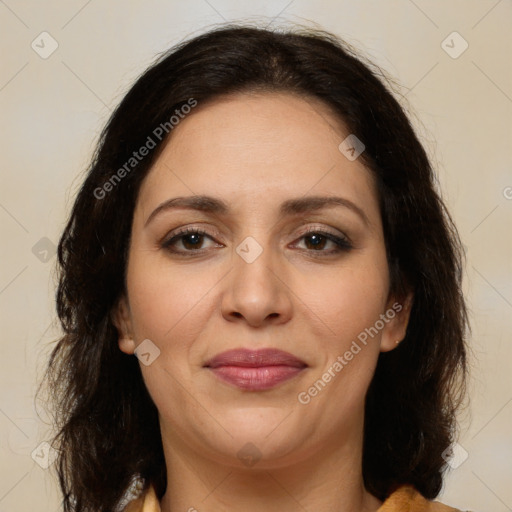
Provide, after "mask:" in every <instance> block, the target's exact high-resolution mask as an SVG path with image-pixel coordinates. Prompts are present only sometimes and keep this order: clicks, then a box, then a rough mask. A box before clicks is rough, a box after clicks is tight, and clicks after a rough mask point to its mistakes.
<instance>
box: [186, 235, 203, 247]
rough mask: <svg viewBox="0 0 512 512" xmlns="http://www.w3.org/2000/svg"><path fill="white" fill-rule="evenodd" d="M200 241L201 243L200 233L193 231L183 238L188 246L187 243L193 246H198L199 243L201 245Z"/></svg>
mask: <svg viewBox="0 0 512 512" xmlns="http://www.w3.org/2000/svg"><path fill="white" fill-rule="evenodd" d="M191 239H192V242H190V240H191ZM200 243H201V235H198V234H197V233H192V234H190V235H187V236H186V237H184V238H183V244H184V245H185V247H187V245H191V246H192V247H197V246H198V245H200Z"/></svg>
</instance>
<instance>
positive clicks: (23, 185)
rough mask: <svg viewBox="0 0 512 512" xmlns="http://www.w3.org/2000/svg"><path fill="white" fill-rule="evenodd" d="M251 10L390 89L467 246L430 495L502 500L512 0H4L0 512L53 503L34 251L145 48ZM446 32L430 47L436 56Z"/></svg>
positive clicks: (511, 457)
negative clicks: (299, 29) (449, 450)
mask: <svg viewBox="0 0 512 512" xmlns="http://www.w3.org/2000/svg"><path fill="white" fill-rule="evenodd" d="M262 18H263V19H264V22H265V23H268V22H270V21H272V20H273V21H272V23H273V24H277V25H282V24H283V23H285V20H289V21H292V22H293V21H296V22H300V23H305V24H309V23H316V24H318V25H319V26H320V27H323V28H325V29H328V30H331V31H333V32H335V33H336V34H338V35H340V36H342V37H343V38H345V39H346V40H347V41H349V42H350V43H352V44H354V45H355V46H356V47H357V48H359V49H360V50H361V51H363V52H364V53H365V54H366V55H368V56H369V57H370V58H373V59H374V61H376V62H377V63H378V64H379V65H381V66H382V67H383V68H384V69H385V70H387V71H388V72H389V73H390V74H391V75H392V76H394V77H396V78H397V79H398V81H399V82H400V83H401V84H402V95H403V100H401V101H403V102H404V104H408V105H409V107H410V109H411V111H412V112H413V116H414V122H415V125H416V126H417V127H418V130H420V132H421V134H422V137H423V140H424V142H425V144H426V146H427V149H428V151H429V154H430V155H431V156H432V159H433V161H434V163H435V165H436V168H437V169H438V172H439V179H440V184H441V188H442V190H443V194H444V197H445V198H446V200H447V202H448V204H449V207H450V208H451V211H452V212H453V215H454V218H455V221H456V223H457V224H458V227H459V229H460V233H461V236H462V239H463V242H464V244H465V246H466V248H467V267H466V276H465V289H466V291H467V296H468V301H469V306H470V312H471V320H472V326H473V333H472V337H471V340H470V343H471V347H472V352H473V356H472V368H473V370H472V379H471V387H470V392H471V408H470V410H469V411H468V413H467V414H465V415H464V416H463V417H461V422H462V428H461V436H460V440H459V443H460V445H461V446H462V447H463V448H464V449H465V450H466V451H467V453H468V458H467V460H465V461H464V462H463V463H462V464H460V466H458V467H457V468H456V469H453V470H452V471H451V473H450V474H449V476H448V478H447V479H446V483H445V488H444V490H443V493H442V495H441V496H440V499H441V500H442V501H444V502H446V503H448V504H451V505H453V506H457V507H459V508H461V509H463V510H466V508H468V509H471V510H473V511H475V512H477V511H480V512H484V511H485V512H490V511H491V510H492V511H493V512H504V511H507V510H512V486H511V485H510V483H511V481H512V462H511V461H512V437H511V434H510V432H511V430H512V429H511V425H512V378H511V373H512V372H511V370H512V368H511V361H512V343H511V339H510V335H511V332H512V320H511V318H512V314H511V313H512V279H511V275H512V273H511V270H512V257H511V256H512V241H511V240H512V238H511V227H512V165H511V164H512V161H511V160H512V159H511V152H510V148H511V142H512V137H511V135H512V122H511V119H512V117H511V114H512V67H511V65H510V62H511V58H510V56H511V55H512V36H511V28H512V2H511V1H510V0H501V1H498V0H481V1H476V0H473V1H468V0H466V1H463V0H460V1H453V0H451V1H446V0H438V1H426V0H415V1H412V0H392V1H384V0H380V1H370V0H364V1H356V0H351V1H348V0H343V1H338V2H335V1H328V0H316V1H314V2H313V1H310V0H294V1H290V0H278V1H273V2H270V1H269V0H266V1H256V2H250V1H241V2H235V1H232V0H231V1H230V0H191V1H188V2H184V1H177V0H166V1H164V0H152V1H148V2H143V1H134V2H122V1H120V0H109V1H108V2H107V1H103V2H102V1H101V0H89V1H87V0H66V1H60V2H58V1H46V2H41V1H35V0H32V1H22V0H5V1H0V27H1V29H0V34H1V36H0V37H1V45H2V64H1V69H0V108H1V112H2V115H1V117H0V130H1V137H0V140H1V141H2V154H1V180H2V181H1V188H0V225H1V229H2V244H1V254H2V265H1V269H0V308H1V326H2V340H1V344H0V351H1V352H0V354H1V357H0V369H1V370H0V385H1V386H0V433H1V436H0V460H1V461H2V462H1V468H0V512H5V511H7V510H9V511H10V512H21V511H23V512H25V511H27V510H37V511H40V512H46V511H51V512H53V511H57V510H59V501H60V498H59V494H58V490H57V485H56V481H55V479H54V477H53V474H52V473H51V471H50V470H45V469H43V468H42V467H40V465H39V464H38V463H37V462H35V460H41V461H43V462H44V459H45V456H46V455H45V451H44V450H45V448H44V445H42V446H40V443H42V442H44V441H45V439H47V438H48V430H47V426H46V425H45V424H44V423H43V421H42V419H45V418H46V415H45V414H44V410H42V409H41V406H40V405H38V406H37V412H39V414H40V416H41V418H38V414H37V412H36V406H35V404H34V391H35V387H36V382H37V381H38V378H39V377H40V376H41V374H42V370H43V368H44V363H45V357H46V356H47V354H48V349H49V346H50V342H51V341H52V340H53V339H55V337H56V336H57V334H58V331H57V330H56V328H55V324H54V319H55V312H54V301H53V296H54V274H53V267H54V265H55V256H54V255H53V252H52V251H53V250H54V249H53V248H54V244H56V243H57V240H58V237H59V234H60V231H61V230H62V228H63V224H64V221H65V218H66V214H67V212H68V211H69V208H70V206H71V203H72V198H73V197H74V194H75V192H76V189H77V187H78V185H79V183H80V180H81V176H82V173H83V172H84V170H85V168H86V165H87V162H88V159H89V157H90V155H91V151H92V148H93V146H94V143H95V142H96V140H97V136H98V133H99V130H100V129H101V127H102V126H103V124H104V123H105V121H106V119H107V117H108V115H109V113H110V112H111V110H112V109H113V107H114V106H115V105H116V104H117V103H118V102H119V100H120V99H121V97H122V95H123V93H124V92H125V91H126V90H127V88H128V87H129V86H130V84H131V83H132V82H133V80H134V79H135V77H136V76H137V75H138V74H139V73H140V72H142V71H143V70H144V69H145V67H146V66H147V65H148V64H149V62H150V61H151V60H152V59H153V58H154V56H155V55H156V53H157V52H160V51H163V50H165V49H167V48H168V47H169V46H170V45H171V44H174V43H175V42H178V41H179V40H181V39H183V38H185V37H187V36H190V35H192V34H196V33H199V32H201V31H202V30H203V29H205V28H207V27H209V26H211V25H213V24H216V23H220V22H223V21H224V20H240V19H244V20H255V19H262ZM43 31H47V32H48V33H49V34H51V37H53V38H54V39H55V40H56V41H57V43H58V48H57V49H56V51H55V52H54V53H53V54H52V55H50V56H49V57H48V58H46V59H43V58H42V57H41V56H40V55H39V54H38V53H36V51H34V50H33V49H32V47H31V43H32V41H35V43H34V45H36V44H37V45H39V47H37V46H36V48H37V49H38V51H39V53H42V52H44V51H49V49H51V41H50V39H49V38H48V36H39V35H40V34H41V32H43ZM454 31H457V32H458V33H459V34H460V36H462V38H463V39H464V40H465V41H467V43H468V44H469V46H468V48H467V50H466V51H465V52H464V53H462V54H461V55H460V56H458V58H452V56H450V55H448V53H446V52H445V50H444V49H443V47H442V42H443V40H445V38H447V36H448V35H449V34H451V33H452V32H454ZM454 37H455V39H454ZM458 37H459V36H450V38H449V39H448V40H447V44H448V45H450V46H452V47H453V48H452V49H451V50H450V51H451V52H452V53H453V52H458V51H460V50H461V49H462V48H463V47H462V44H463V41H462V39H460V38H458ZM42 38H45V39H44V41H43V42H41V39H42ZM452 40H453V42H452ZM43 45H44V48H43ZM45 237H46V238H45ZM41 239H42V240H41ZM45 260H47V261H45ZM35 449H36V452H35V454H36V455H37V454H39V459H38V458H37V456H36V455H34V459H35V460H33V458H32V457H31V454H32V453H33V451H34V450H35ZM455 462H457V461H455ZM459 462H460V461H459ZM43 465H44V464H43ZM453 465H454V466H455V465H456V464H455V463H454V464H453Z"/></svg>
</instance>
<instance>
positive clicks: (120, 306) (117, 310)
mask: <svg viewBox="0 0 512 512" xmlns="http://www.w3.org/2000/svg"><path fill="white" fill-rule="evenodd" d="M111 319H112V323H113V324H114V325H115V326H116V328H117V332H118V345H119V349H120V350H121V351H122V352H124V353H125V354H133V353H134V351H135V348H136V345H135V340H134V339H133V330H132V323H131V318H130V306H129V305H128V300H127V299H126V296H124V295H123V296H122V297H121V298H120V299H119V300H118V301H117V304H116V305H115V307H114V309H113V310H112V313H111Z"/></svg>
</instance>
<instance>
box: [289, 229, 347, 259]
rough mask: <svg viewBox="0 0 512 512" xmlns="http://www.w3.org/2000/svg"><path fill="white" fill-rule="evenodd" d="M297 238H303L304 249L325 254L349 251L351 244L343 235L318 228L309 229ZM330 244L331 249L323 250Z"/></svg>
mask: <svg viewBox="0 0 512 512" xmlns="http://www.w3.org/2000/svg"><path fill="white" fill-rule="evenodd" d="M299 240H304V243H305V250H307V251H310V252H318V253H325V254H334V253H338V252H340V251H349V250H350V249H352V244H351V243H350V241H349V239H348V238H347V237H345V236H338V235H335V234H334V233H330V232H328V231H323V230H320V229H310V230H308V231H307V232H306V233H304V234H303V235H302V236H301V237H300V239H299ZM329 245H330V246H331V250H324V249H325V247H326V246H327V247H329Z"/></svg>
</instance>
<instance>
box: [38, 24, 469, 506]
mask: <svg viewBox="0 0 512 512" xmlns="http://www.w3.org/2000/svg"><path fill="white" fill-rule="evenodd" d="M377 74H378V73H377V71H375V68H374V67H372V65H371V64H363V63H362V62H361V60H360V59H359V58H357V57H356V56H355V55H354V54H353V52H352V51H351V50H350V49H349V48H348V47H347V45H345V44H344V43H342V42H340V41H339V40H338V39H336V38H335V36H333V35H332V34H328V33H325V32H321V31H315V32H308V31H304V32H299V31H298V30H297V31H289V32H284V33H280V32H278V31H271V30H264V29H257V28H250V27H241V26H224V27H221V28H220V29H216V30H213V31H210V32H208V33H205V34H203V35H201V36H198V37H196V38H194V39H192V40H190V41H186V42H184V43H182V44H181V45H179V46H178V47H176V48H173V49H172V50H171V51H169V52H168V53H167V54H166V55H163V56H162V57H161V58H160V59H159V60H158V61H157V62H156V63H155V64H154V65H153V66H152V67H151V68H149V69H148V70H147V71H146V72H145V73H144V74H143V75H142V76H141V77H140V78H139V79H138V80H137V82H136V83H135V85H134V86H133V87H132V88H131V89H130V91H129V92H128V94H127V95H126V97H125V98H124V99H123V101H122V102H121V104H120V105H119V107H118V108H117V110H116V111H115V112H114V114H113V115H112V117H111V119H110V121H109V123H108V125H107V126H106V128H105V130H104V132H103V134H102V137H101V140H100V143H99V145H98V149H97V152H96V154H95V157H94V160H93V163H92V165H91V168H90V170H89V172H88V175H87V177H86V179H85V181H84V183H83V186H82V188H81V190H80V191H79V194H78V197H77V199H76V202H75V204H74V208H73V211H72V213H71V217H70V219H69V222H68V224H67V226H66V229H65V231H64V234H63V236H62V238H61V241H60V245H59V264H60V281H59V288H58V295H57V307H58V313H59V317H60V320H61V323H62V325H63V328H64V336H63V338H62V339H61V340H60V341H59V343H58V345H57V346H56V347H55V349H54V351H53V353H52V356H51V359H50V363H49V367H48V374H47V377H48V380H49V383H50V385H51V386H50V389H52V390H54V392H55V394H54V404H55V408H56V410H57V427H58V429H59V431H58V434H57V435H56V438H55V443H56V444H57V445H58V448H59V459H58V475H59V480H60V485H61V488H62V491H63V494H64V510H66V511H70V510H76V511H92V510H95V511H100V510H101V511H107V510H108V511H110V510H123V509H124V510H126V511H129V512H132V511H139V510H144V511H145V512H148V511H161V512H171V511H173V512H174V511H176V510H189V511H194V510H198V511H203V510H209V511H215V512H216V511H227V510H244V512H252V511H260V510H268V511H274V510H276V511H277V510H279V511H292V510H293V511H296V510H318V511H323V510H325V511H327V510H332V511H340V512H341V511H353V510H360V511H377V510H379V511H384V512H386V511H398V510H411V511H420V510H421V511H424V510H429V511H430V510H436V511H438V510H439V511H440V510H443V511H444V510H446V511H448V510H455V509H452V508H450V507H447V506H444V505H441V504H438V503H437V502H434V501H432V500H433V499H434V498H436V497H437V495H438V494H439V492H440V490H441V487H442V481H443V472H444V470H445V469H446V462H447V461H446V460H445V459H446V453H448V452H449V449H450V446H451V444H452V443H453V442H454V439H455V435H456V421H455V413H456V411H457V409H458V407H459V406H460V405H461V403H462V400H463V398H464V389H465V377H466V349H465V333H466V329H467V316H466V309H465V303H464V299H463V296H462V293H461V254H462V252H461V244H460V242H459V239H458V236H457V232H456V230H455V228H454V226H453V224H452V221H451V220H450V216H449V215H448V213H447V212H446V209H445V207H444V205H443V203H442V201H441V200H440V198H439V196H438V195H437V193H436V191H435V187H434V175H433V171H432V168H431V166H430V163H429V161H428V158H427V156H426V154H425V151H424V149H423V147H422V145H421V144H420V142H419V140H418V138H417V137H416V135H415V133H414V131H413V129H412V127H411V125H410V123H409V121H408V119H407V117H406V115H405V114H404V111H403V110H402V108H401V107H400V105H399V104H398V103H397V101H396V100H395V99H394V98H393V96H392V95H391V94H390V92H389V91H388V90H387V89H386V87H385V86H384V85H383V83H382V82H381V81H380V80H379V79H378V78H377ZM134 356H135V357H134ZM130 488H131V489H132V490H133V489H135V491H137V489H138V492H139V494H140V496H138V497H137V493H136V494H135V496H133V497H135V498H136V499H133V500H131V501H130V503H128V504H127V500H128V498H129V497H130V495H129V493H128V492H127V491H128V489H130Z"/></svg>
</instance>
